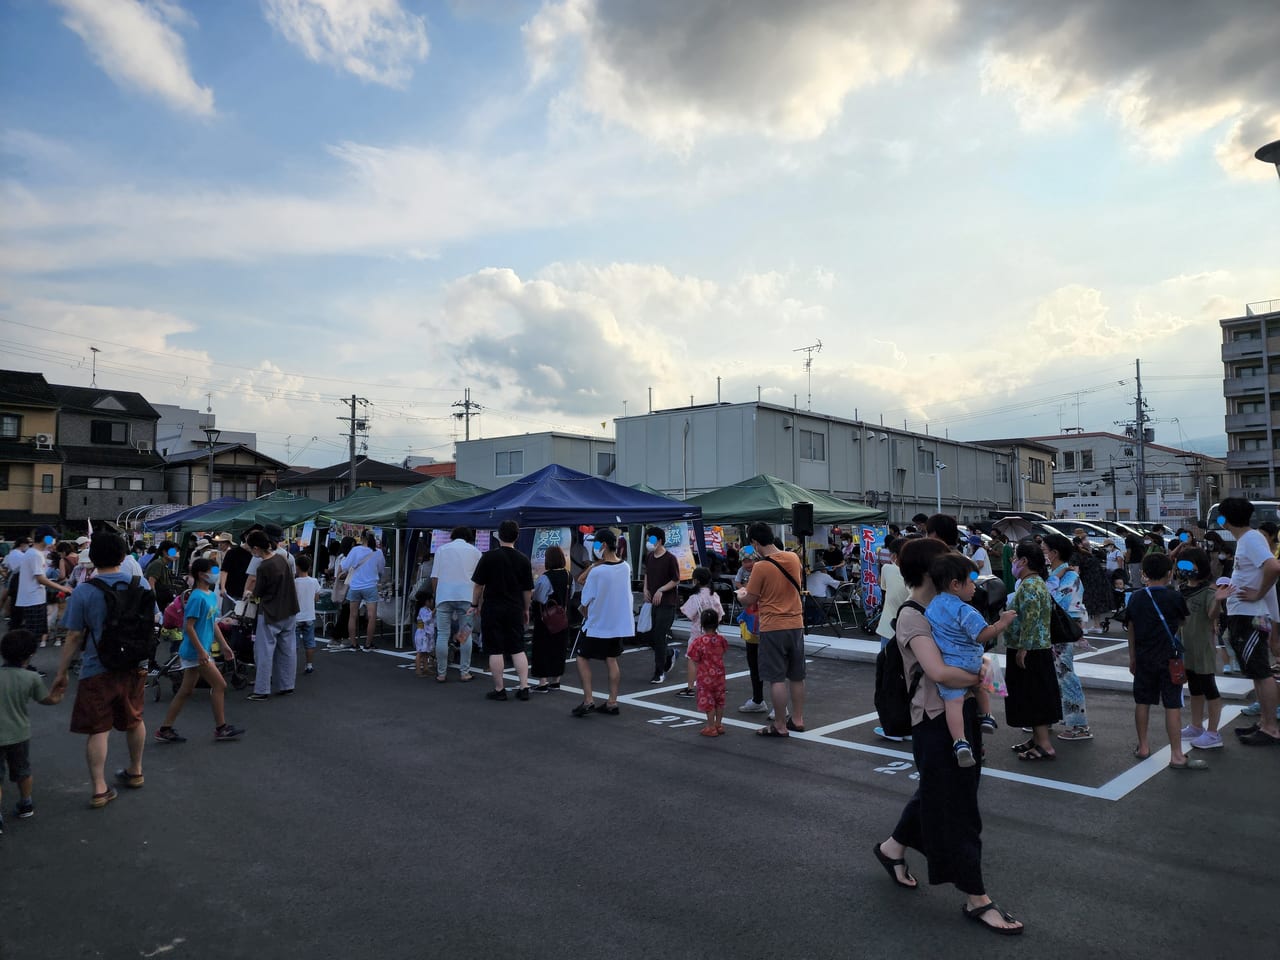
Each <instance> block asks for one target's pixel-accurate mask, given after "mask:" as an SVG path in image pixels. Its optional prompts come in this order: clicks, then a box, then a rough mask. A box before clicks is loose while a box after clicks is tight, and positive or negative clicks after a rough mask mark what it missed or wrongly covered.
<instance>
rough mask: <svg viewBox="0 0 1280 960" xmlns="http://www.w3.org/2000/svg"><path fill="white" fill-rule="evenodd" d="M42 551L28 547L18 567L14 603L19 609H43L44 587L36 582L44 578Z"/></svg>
mask: <svg viewBox="0 0 1280 960" xmlns="http://www.w3.org/2000/svg"><path fill="white" fill-rule="evenodd" d="M44 572H45V562H44V551H43V550H37V549H36V548H35V547H28V548H27V552H26V553H25V554H23V556H22V564H21V566H19V567H18V598H17V600H16V601H15V603H17V605H18V606H20V607H43V606H44V605H45V586H44V584H42V583H40V582H39V581H38V580H36V577H42V576H44Z"/></svg>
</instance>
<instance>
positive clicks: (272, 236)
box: [0, 0, 1280, 465]
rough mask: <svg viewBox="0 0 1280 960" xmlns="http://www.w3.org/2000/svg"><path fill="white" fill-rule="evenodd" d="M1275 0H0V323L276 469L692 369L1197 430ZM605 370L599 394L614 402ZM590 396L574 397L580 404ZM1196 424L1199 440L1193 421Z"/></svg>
mask: <svg viewBox="0 0 1280 960" xmlns="http://www.w3.org/2000/svg"><path fill="white" fill-rule="evenodd" d="M1277 49H1280V17H1277V16H1276V13H1275V6H1274V0H1220V2H1216V3H1202V2H1198V0H1126V2H1124V3H1117V2H1108V0H1077V2H1073V3H1060V2H1047V0H1045V2H1037V0H789V2H787V3H780V2H775V0H644V2H638V0H629V2H624V0H551V2H546V3H542V4H539V3H536V2H534V3H522V2H518V0H452V2H444V0H260V2H257V0H237V2H234V3H195V2H192V0H7V2H5V3H4V4H3V5H2V6H0V84H2V85H3V91H4V96H3V98H2V99H0V183H2V185H0V355H3V356H4V357H5V360H4V364H5V365H6V366H11V367H16V368H19V369H37V370H41V371H42V372H43V373H45V375H46V376H47V377H49V379H51V380H54V381H56V382H65V383H80V384H86V385H87V384H88V382H89V377H90V372H89V357H90V350H89V348H90V346H91V345H92V346H96V347H98V348H99V349H100V351H101V352H100V353H99V354H98V383H99V385H100V386H110V387H117V388H124V389H132V390H138V391H141V392H142V393H144V394H145V395H146V396H147V397H148V399H150V400H152V401H154V402H160V403H181V404H183V405H186V406H192V407H200V408H204V407H205V406H206V404H207V403H208V402H209V400H208V395H209V394H212V405H213V408H214V410H215V412H216V413H217V414H218V417H219V424H220V425H221V426H223V427H226V428H235V429H246V430H256V431H257V432H258V434H259V439H260V446H261V447H262V449H263V450H264V451H265V452H267V453H270V454H272V455H275V456H277V457H280V458H281V459H288V460H290V461H292V462H296V463H304V464H311V465H322V464H325V463H330V462H334V461H336V460H338V459H341V458H342V455H343V453H342V451H343V449H344V445H343V442H342V440H341V437H340V436H339V434H340V431H341V429H342V425H341V424H339V423H338V422H337V421H336V420H335V417H338V416H341V415H342V414H343V412H344V411H343V409H342V408H341V407H340V405H339V401H338V398H339V397H342V396H346V395H350V394H351V393H356V394H358V395H359V396H361V397H364V398H368V400H369V401H370V406H369V408H368V409H367V413H368V416H369V419H370V424H371V433H370V437H369V453H370V454H371V455H373V456H375V457H379V458H383V459H389V460H398V459H400V458H402V457H404V456H405V455H406V454H409V453H412V454H415V455H425V456H434V457H436V458H438V459H448V458H449V457H450V456H451V455H452V439H453V437H455V436H457V435H459V433H460V430H461V425H460V423H459V422H458V421H457V420H455V419H454V418H453V416H452V414H453V413H455V412H456V410H455V408H454V407H453V406H452V404H454V403H455V402H458V401H460V400H461V399H462V396H463V389H464V388H466V387H470V388H471V396H472V399H473V400H475V401H476V402H478V403H479V404H480V405H481V407H482V411H481V413H480V415H479V417H478V418H477V419H476V420H473V423H472V429H473V432H476V433H479V434H481V435H485V436H497V435H501V434H506V433H522V432H531V431H537V430H545V429H551V428H559V429H565V428H571V429H576V430H590V431H592V432H595V433H600V432H601V426H600V423H601V421H609V420H611V419H612V418H614V417H616V416H619V415H622V414H623V412H624V409H625V410H626V412H627V413H630V414H635V413H639V412H643V411H644V409H645V408H646V405H647V402H648V389H649V388H650V387H652V388H653V397H654V405H655V407H668V406H677V405H681V404H687V403H688V402H689V398H690V396H691V395H692V396H693V398H694V400H695V402H700V403H701V402H710V401H713V400H714V399H715V396H716V389H717V377H719V378H721V380H720V391H721V396H722V398H723V399H725V400H735V401H736V400H749V399H753V398H754V397H755V396H756V395H757V390H759V391H760V393H761V395H762V396H763V397H764V398H765V399H766V400H770V401H774V402H779V403H786V404H790V403H792V402H793V398H795V397H796V396H797V395H798V397H799V403H800V405H801V406H805V405H806V404H807V402H808V401H807V394H808V391H809V387H808V380H807V379H806V376H805V371H804V368H803V361H804V356H805V354H803V353H800V352H797V351H798V349H799V348H801V347H805V346H808V345H811V344H816V343H817V342H819V341H821V343H822V351H821V353H819V354H817V355H816V356H815V357H814V360H813V370H812V390H813V402H812V405H813V409H815V410H821V411H826V412H830V413H835V414H839V415H842V416H846V417H851V416H853V415H854V413H855V411H856V412H857V413H858V415H860V416H861V417H863V418H864V419H868V420H877V419H879V418H880V417H881V416H883V417H884V418H885V420H886V421H887V422H892V423H896V424H901V423H902V422H903V421H904V420H905V421H908V422H909V423H910V424H911V426H912V427H913V428H915V429H923V428H924V425H925V423H926V422H927V423H928V424H929V428H930V429H931V430H932V431H935V432H942V431H944V430H945V431H949V432H950V435H951V436H953V437H967V438H976V437H981V436H996V435H999V436H1009V435H1017V434H1046V433H1053V432H1056V431H1057V430H1058V429H1059V427H1062V426H1072V427H1074V426H1076V425H1077V423H1079V425H1081V426H1083V427H1084V428H1085V429H1086V430H1088V429H1110V428H1111V426H1112V424H1113V422H1114V421H1116V420H1121V419H1123V418H1125V417H1126V416H1130V415H1132V407H1131V406H1130V407H1128V408H1126V406H1125V404H1126V402H1128V401H1129V398H1130V397H1131V395H1132V390H1133V382H1132V376H1133V360H1134V358H1136V357H1141V358H1142V360H1143V372H1144V381H1145V384H1144V385H1145V387H1146V388H1147V390H1148V391H1149V392H1150V395H1151V404H1152V413H1153V416H1154V417H1155V418H1156V419H1157V421H1158V422H1157V424H1156V428H1157V433H1158V437H1159V439H1160V440H1162V441H1164V442H1168V443H1174V444H1177V443H1178V442H1179V440H1180V438H1201V437H1213V436H1214V435H1220V434H1221V432H1222V414H1223V403H1222V398H1221V383H1220V380H1221V371H1222V367H1221V364H1220V362H1219V360H1218V344H1219V334H1218V328H1217V320H1218V319H1219V318H1221V317H1224V316H1237V315H1239V314H1241V313H1243V312H1244V305H1245V303H1246V302H1249V301H1257V300H1263V299H1270V298H1274V297H1280V255H1278V254H1277V250H1278V249H1280V242H1278V239H1280V238H1278V237H1277V233H1278V231H1280V228H1278V227H1277V224H1278V223H1280V184H1278V183H1277V178H1276V175H1275V172H1274V170H1272V169H1271V168H1267V167H1264V166H1263V165H1262V164H1260V163H1258V162H1257V161H1255V160H1254V159H1253V158H1252V152H1253V150H1254V149H1256V148H1257V147H1258V146H1259V145H1261V144H1262V143H1264V142H1267V141H1269V140H1272V139H1275V138H1277V137H1280V97H1278V96H1277V94H1278V92H1280V57H1277V55H1276V51H1277ZM624 405H625V408H624ZM611 430H612V424H609V426H608V427H607V428H606V430H605V431H604V432H606V433H607V432H610V431H611ZM1220 445H1221V441H1219V446H1220Z"/></svg>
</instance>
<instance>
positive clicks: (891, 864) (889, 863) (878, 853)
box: [871, 843, 920, 890]
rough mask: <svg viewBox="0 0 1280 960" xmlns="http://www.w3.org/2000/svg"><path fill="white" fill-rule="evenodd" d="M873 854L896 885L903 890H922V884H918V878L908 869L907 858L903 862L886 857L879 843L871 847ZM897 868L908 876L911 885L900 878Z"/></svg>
mask: <svg viewBox="0 0 1280 960" xmlns="http://www.w3.org/2000/svg"><path fill="white" fill-rule="evenodd" d="M871 853H872V854H873V855H874V856H875V858H876V859H877V860H879V861H880V866H882V867H884V869H885V872H886V873H888V874H889V879H890V880H892V881H893V882H894V883H895V884H896V885H898V886H899V887H902V889H903V890H918V889H919V888H920V884H919V883H917V882H916V878H915V877H913V876H912V875H911V871H910V870H908V869H907V861H906V859H905V858H904V859H902V860H894V859H893V858H892V857H887V856H885V854H884V851H883V850H881V849H880V844H878V843H877V844H875V845H873V846H872V847H871ZM896 867H902V872H903V873H905V874H906V875H907V879H908V880H910V881H911V882H910V883H904V882H903V881H902V880H900V879H899V878H898V871H897V870H896V869H895V868H896Z"/></svg>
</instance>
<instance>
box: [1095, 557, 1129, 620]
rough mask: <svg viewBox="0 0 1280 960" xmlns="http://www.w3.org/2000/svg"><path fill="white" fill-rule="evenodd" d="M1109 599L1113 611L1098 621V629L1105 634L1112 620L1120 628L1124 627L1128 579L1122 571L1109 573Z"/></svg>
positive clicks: (1127, 602) (1127, 599)
mask: <svg viewBox="0 0 1280 960" xmlns="http://www.w3.org/2000/svg"><path fill="white" fill-rule="evenodd" d="M1111 598H1112V603H1113V604H1114V609H1113V610H1112V611H1111V612H1110V613H1109V614H1107V615H1106V616H1104V617H1101V618H1099V620H1098V629H1099V631H1101V632H1102V633H1106V632H1107V629H1108V628H1109V627H1110V626H1111V621H1112V620H1114V621H1115V622H1116V623H1118V624H1120V625H1121V626H1124V625H1125V607H1127V606H1128V605H1129V578H1128V576H1127V575H1126V574H1125V572H1124V570H1122V569H1121V570H1112V571H1111Z"/></svg>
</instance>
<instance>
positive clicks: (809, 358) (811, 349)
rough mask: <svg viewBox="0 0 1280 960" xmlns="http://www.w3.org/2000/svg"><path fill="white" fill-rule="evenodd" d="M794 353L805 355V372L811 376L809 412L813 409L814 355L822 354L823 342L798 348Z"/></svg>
mask: <svg viewBox="0 0 1280 960" xmlns="http://www.w3.org/2000/svg"><path fill="white" fill-rule="evenodd" d="M791 352H792V353H803V354H804V372H805V373H807V374H808V375H809V406H808V407H807V408H806V409H808V410H812V409H813V355H814V354H815V353H821V352H822V341H821V340H819V341H817V342H816V343H811V344H810V345H809V346H807V347H796V348H795V349H794V350H792V351H791Z"/></svg>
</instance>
